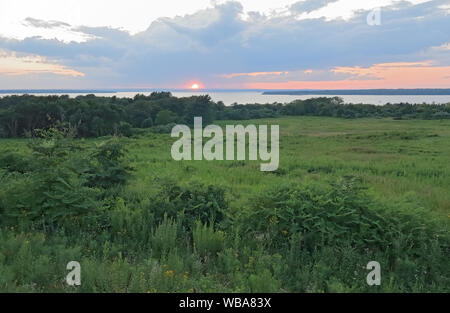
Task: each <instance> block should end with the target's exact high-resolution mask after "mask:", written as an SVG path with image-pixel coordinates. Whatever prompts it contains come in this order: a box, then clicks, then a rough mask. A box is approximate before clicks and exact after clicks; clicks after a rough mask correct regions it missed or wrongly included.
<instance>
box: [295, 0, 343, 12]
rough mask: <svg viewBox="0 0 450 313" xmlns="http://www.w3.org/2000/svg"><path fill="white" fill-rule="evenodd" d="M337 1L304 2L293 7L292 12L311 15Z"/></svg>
mask: <svg viewBox="0 0 450 313" xmlns="http://www.w3.org/2000/svg"><path fill="white" fill-rule="evenodd" d="M337 1H338V0H303V1H299V2H296V3H294V4H293V5H291V7H290V10H291V11H292V12H294V13H303V12H306V13H309V12H312V11H315V10H318V9H320V8H322V7H325V6H326V5H328V4H329V3H332V2H337Z"/></svg>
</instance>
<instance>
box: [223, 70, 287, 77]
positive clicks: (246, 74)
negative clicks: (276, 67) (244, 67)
mask: <svg viewBox="0 0 450 313" xmlns="http://www.w3.org/2000/svg"><path fill="white" fill-rule="evenodd" d="M288 73H289V72H286V71H283V72H250V73H232V74H223V75H221V77H223V78H234V77H241V76H248V77H257V76H268V75H287V74H288Z"/></svg>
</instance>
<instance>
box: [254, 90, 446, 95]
mask: <svg viewBox="0 0 450 313" xmlns="http://www.w3.org/2000/svg"><path fill="white" fill-rule="evenodd" d="M263 94H264V95H293V96H305V95H328V96H329V95H333V96H362V95H364V96H377V95H378V96H448V95H450V88H449V89H347V90H344V89H337V90H271V91H264V92H263Z"/></svg>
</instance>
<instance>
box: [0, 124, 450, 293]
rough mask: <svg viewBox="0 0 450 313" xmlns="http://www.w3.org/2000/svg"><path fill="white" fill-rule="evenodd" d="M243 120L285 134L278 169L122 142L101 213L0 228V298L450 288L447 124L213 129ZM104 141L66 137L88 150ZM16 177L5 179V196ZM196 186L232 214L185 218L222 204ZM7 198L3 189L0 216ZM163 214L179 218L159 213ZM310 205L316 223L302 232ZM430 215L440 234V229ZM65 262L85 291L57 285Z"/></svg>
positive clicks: (158, 142)
mask: <svg viewBox="0 0 450 313" xmlns="http://www.w3.org/2000/svg"><path fill="white" fill-rule="evenodd" d="M241 123H242V124H245V125H246V124H256V125H260V124H276V125H279V126H280V164H279V169H278V170H277V171H275V172H261V171H260V170H259V165H260V161H174V160H173V159H172V157H171V154H170V148H171V144H172V143H173V142H174V141H175V140H176V139H175V138H171V137H170V134H155V133H152V132H150V131H144V132H139V133H138V134H136V135H134V136H132V137H130V138H121V139H120V141H121V142H123V143H125V144H126V147H127V149H128V152H127V154H126V156H125V159H126V160H127V162H129V165H131V166H132V167H133V168H134V171H133V172H132V176H131V178H130V179H129V180H128V182H127V184H125V185H124V186H123V187H120V188H117V189H111V190H107V191H106V192H105V194H104V198H103V199H102V201H101V202H102V203H103V204H102V205H99V207H98V212H100V213H98V214H97V215H95V216H100V217H95V218H91V219H90V220H81V221H82V222H81V224H79V225H81V227H80V228H79V229H77V228H76V227H75V228H74V229H71V230H67V229H63V228H61V229H56V230H54V231H52V232H49V231H46V230H45V229H44V230H43V229H41V228H39V226H36V225H34V226H30V227H29V228H23V227H22V228H21V227H20V225H13V224H9V225H4V224H3V225H2V229H1V231H0V291H13V292H15V291H32V292H48V291H57V292H73V291H84V292H179V291H183V292H226V291H228V292H334V291H339V292H354V291H363V292H374V291H382V292H386V291H388V292H389V291H394V292H398V291H407V292H411V291H412V292H415V291H425V292H426V291H447V292H448V291H449V290H450V285H449V284H450V275H449V272H448V271H449V269H450V266H449V265H450V264H449V263H448V257H446V255H445V253H448V238H447V237H444V239H442V240H444V241H443V242H444V243H442V241H440V240H441V237H440V236H442V233H441V232H440V231H441V230H442V229H443V230H444V232H447V235H448V230H449V229H450V228H449V217H450V215H449V214H450V192H449V190H450V162H449V161H450V144H449V143H450V120H443V121H437V120H429V121H428V120H393V119H374V118H370V119H339V118H328V117H282V118H273V119H272V118H271V119H258V120H248V121H242V122H241V121H239V122H236V121H219V122H217V123H216V124H218V125H221V126H224V125H227V124H241ZM107 139H108V138H96V139H74V140H75V141H76V142H77V143H79V144H80V145H81V146H82V147H85V148H89V147H93V146H95V145H97V144H99V143H101V142H104V141H105V140H107ZM27 142H28V140H27V139H1V140H0V153H5V152H6V151H17V152H19V153H22V154H24V155H27V154H29V153H30V149H29V147H28V146H27ZM11 177H12V178H11ZM343 177H356V178H358V179H359V180H361V182H362V186H364V187H366V188H367V191H366V192H367V194H368V195H369V196H370V197H371V198H370V199H375V200H374V201H373V202H370V203H369V202H367V201H369V200H367V199H369V198H365V196H363V197H362V198H361V197H360V196H358V195H357V191H356V190H357V189H352V188H350V189H346V188H347V185H345V184H344V185H342V186H343V187H338V188H337V189H333V188H334V187H333V188H331V187H330V186H334V185H333V184H334V183H335V182H336V181H338V180H340V179H342V178H343ZM16 178H17V177H16V176H14V175H13V176H4V178H2V184H4V185H3V187H2V189H3V188H5V189H4V190H6V188H8V184H9V183H10V181H14V180H15V179H16ZM199 184H203V185H204V186H209V185H213V186H215V187H220V188H223V190H224V196H225V200H226V203H227V212H226V215H227V217H228V218H222V221H212V220H211V221H208V220H203V221H201V220H199V218H197V219H196V220H189V218H192V217H190V216H189V212H194V211H189V210H194V209H196V208H199V207H200V208H203V207H204V208H210V207H211V205H212V204H211V202H214V203H215V204H213V205H212V206H213V207H214V205H216V206H218V207H222V206H223V205H222V204H221V202H220V190H219V189H217V190H216V189H207V190H206V191H205V189H202V188H203V187H195V186H198V185H199ZM330 184H331V185H330ZM162 186H163V187H162ZM193 186H194V187H193ZM298 186H300V187H298ZM308 186H309V187H308ZM320 186H323V188H324V189H320V188H321V187H320ZM172 187H173V188H174V189H170V188H172ZM280 187H282V188H281V189H280ZM161 188H163V189H164V188H165V189H164V190H165V191H164V190H163V191H161ZM283 188H284V189H283ZM166 189H167V190H166ZM346 190H348V191H346ZM346 193H347V194H346ZM216 194H217V195H218V196H215V195H216ZM173 195H175V196H176V197H175V198H172V196H173ZM177 195H179V196H177ZM186 195H189V196H188V198H186V199H187V200H186V199H185V198H183V197H184V196H186ZM208 195H211V196H213V199H212V200H211V199H206V198H207V197H208ZM294 195H295V197H294ZM2 197H3V198H2ZM286 197H287V198H288V200H286ZM328 197H329V198H330V199H328ZM7 198H8V194H6V193H4V192H1V193H0V210H1V209H2V208H1V205H2V204H4V205H6V204H8V203H9V202H8V201H4V200H5V199H7ZM174 199H175V200H174ZM217 199H219V200H217ZM176 201H178V202H176ZM370 201H372V200H370ZM216 202H217V203H216ZM366 204H367V205H366ZM8 205H10V203H9V204H8ZM271 205H274V208H272V207H271ZM308 205H309V206H308ZM303 206H305V208H306V209H305V208H303ZM374 206H375V207H374ZM377 206H379V208H378V207H377ZM185 207H186V208H187V209H186V210H187V211H185ZM275 207H276V209H275ZM301 207H302V208H303V209H301V210H300V209H299V210H300V211H299V212H298V215H295V214H297V213H295V214H294V213H292V212H293V211H294V210H295V209H297V208H301ZM166 208H169V209H170V208H175V210H178V211H177V214H176V215H171V216H169V217H167V216H166V213H165V212H164V213H163V215H164V218H162V216H160V217H158V216H157V214H156V213H154V212H158V210H164V209H166ZM330 208H331V209H330ZM341 208H343V209H344V210H348V211H345V212H344V214H346V215H345V216H348V221H349V223H350V222H352V223H354V224H352V225H359V226H357V227H358V228H357V229H358V230H355V231H354V232H352V233H351V234H350V233H348V232H347V233H341V232H340V230H341V229H343V228H342V227H344V228H345V227H347V224H346V223H347V222H346V219H345V218H344V219H342V217H339V216H335V215H333V214H334V212H329V211H330V210H331V211H333V210H337V211H340V210H341ZM378 209H379V210H378ZM397 209H398V210H399V212H392V211H393V210H394V211H395V210H397ZM180 210H181V211H183V212H182V213H180ZM201 210H202V209H201ZM252 210H258V211H257V212H256V213H255V212H253V211H252ZM302 210H306V211H302ZM308 210H315V211H313V212H315V214H317V216H325V217H324V218H323V219H322V217H320V219H319V222H317V223H312V224H308V223H310V221H311V220H310V214H306V213H308ZM219 211H220V210H219ZM219 211H217V212H219ZM275 211H276V214H279V215H276V214H275V215H273V213H274V212H275ZM0 212H1V211H0ZM358 212H359V213H358ZM168 213H170V212H168ZM200 213H201V212H200ZM254 213H255V214H256V215H254ZM329 213H330V214H331V215H330V216H329V217H326V216H327V214H329ZM283 214H286V215H283ZM292 214H294V215H292ZM324 214H325V215H324ZM347 214H348V215H347ZM241 215H242V216H241ZM317 216H316V217H315V216H314V214H313V216H312V217H311V218H313V219H314V218H318V217H317ZM259 218H260V219H261V220H258V219H259ZM359 218H362V220H359ZM371 218H373V221H371V220H370V219H371ZM281 219H285V220H281ZM363 220H364V221H366V222H362V221H363ZM428 220H430V224H427V223H428ZM431 220H433V221H434V220H436V221H438V224H439V225H440V226H439V227H441V228H439V231H436V233H433V231H434V230H435V228H434V227H435V226H433V225H434V224H432V223H431ZM83 221H84V222H83ZM286 221H288V222H286ZM298 221H300V222H298ZM330 221H332V224H330ZM214 222H216V224H214ZM371 222H373V224H372V226H370V227H369V226H367V223H371ZM83 223H86V225H87V224H89V225H88V226H86V227H85V226H84V224H83ZM283 223H284V224H283ZM286 223H287V224H286ZM289 223H291V224H295V223H297V224H296V227H300V228H299V229H302V227H303V226H304V227H306V226H307V227H312V229H313V231H312V234H310V233H308V232H306V233H305V232H304V229H303V231H302V232H299V233H298V234H297V233H294V232H293V231H291V229H290V228H289V227H290V226H293V225H290V224H289ZM302 223H304V224H302ZM333 223H334V224H333ZM77 225H78V224H77ZM216 225H217V226H216ZM308 225H309V226H308ZM383 225H384V226H383ZM430 225H431V226H430ZM294 226H295V225H294ZM261 227H262V228H261ZM349 227H350V226H349ZM351 227H353V226H351ZM383 227H384V228H383ZM244 228H248V229H250V230H251V231H246V230H244ZM377 229H378V230H377ZM380 229H381V230H382V231H381V232H379V230H380ZM328 231H329V234H330V236H328V237H327V232H328ZM318 234H321V235H320V236H318ZM311 236H312V237H311ZM348 236H350V237H348ZM355 236H356V237H355ZM358 236H360V237H361V240H359V239H358V238H359V237H358ZM396 237H398V241H397V239H396ZM352 238H353V239H352ZM354 238H357V239H356V240H355V239H354ZM445 238H447V239H445ZM386 240H391V242H387V243H386ZM445 240H447V241H445ZM371 242H372V243H371ZM373 242H375V243H373ZM383 242H384V244H381V245H380V243H383ZM366 243H367V244H368V247H367V248H364V244H366ZM369 243H370V244H369ZM446 245H447V246H446ZM361 246H362V247H363V250H358V249H360V248H361ZM380 247H381V248H380ZM447 256H448V254H447ZM374 259H375V260H380V261H382V266H383V268H384V271H383V283H382V286H378V287H369V286H367V284H366V283H365V275H366V274H367V271H366V270H365V269H364V266H365V264H367V262H368V261H370V260H374ZM71 260H77V261H79V262H80V263H81V265H82V285H81V286H80V287H76V288H74V287H69V286H67V285H66V284H65V275H66V274H67V271H66V269H65V265H66V264H67V262H69V261H71ZM386 268H388V269H386Z"/></svg>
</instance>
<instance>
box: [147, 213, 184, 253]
mask: <svg viewBox="0 0 450 313" xmlns="http://www.w3.org/2000/svg"><path fill="white" fill-rule="evenodd" d="M177 229H178V225H177V223H176V222H175V221H174V220H173V219H168V218H167V215H164V219H163V221H162V222H161V223H160V224H159V225H158V227H156V229H155V230H154V231H152V237H151V245H152V246H151V248H152V251H153V253H155V255H156V256H157V258H160V257H161V256H162V255H166V254H167V253H168V252H169V251H170V250H172V249H173V248H175V245H176V240H177Z"/></svg>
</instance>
